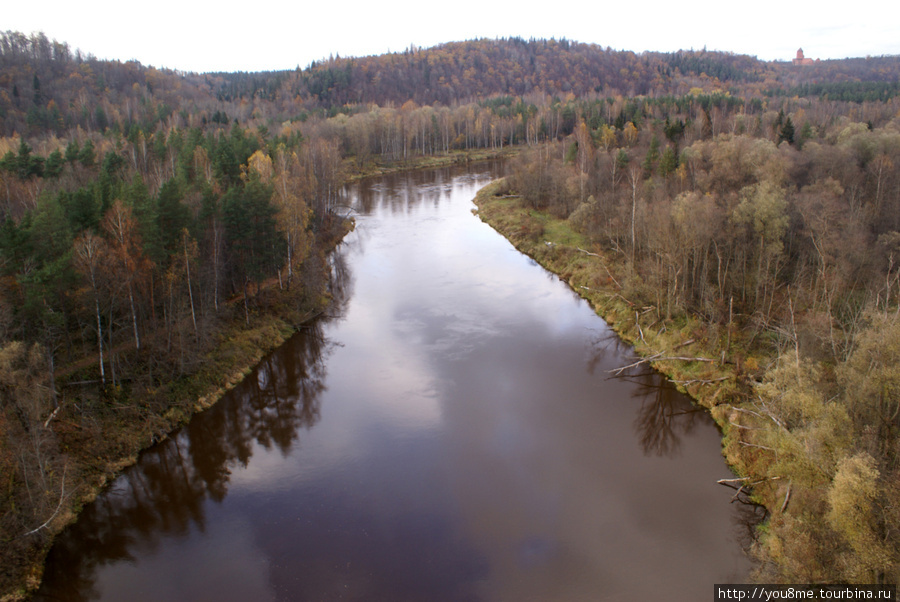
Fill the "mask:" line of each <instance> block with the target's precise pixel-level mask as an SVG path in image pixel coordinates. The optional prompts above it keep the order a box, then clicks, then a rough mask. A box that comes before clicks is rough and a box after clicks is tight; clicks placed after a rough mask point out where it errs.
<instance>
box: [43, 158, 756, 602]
mask: <svg viewBox="0 0 900 602" xmlns="http://www.w3.org/2000/svg"><path fill="white" fill-rule="evenodd" d="M499 169H500V167H499V166H496V165H481V166H478V167H473V168H469V169H461V168H460V169H444V170H436V171H425V172H414V173H408V174H403V175H397V176H390V177H385V178H379V179H373V180H367V181H364V182H362V183H359V184H357V185H355V186H353V187H351V188H349V189H348V191H347V197H348V198H347V202H348V204H351V205H352V206H353V208H354V210H355V215H356V230H355V232H353V233H352V234H351V235H350V236H348V238H347V239H346V241H345V242H344V244H343V245H342V246H341V248H340V249H339V250H338V251H337V252H336V254H335V256H334V265H335V280H334V288H335V297H336V299H337V302H336V303H335V305H334V306H333V307H332V309H331V312H330V315H329V316H327V317H325V318H323V319H320V320H319V321H318V322H316V323H314V324H312V325H310V326H308V327H307V328H306V329H304V330H303V331H302V332H301V333H299V334H297V335H296V336H295V337H294V338H293V339H291V340H290V341H289V342H288V343H287V344H285V345H284V346H283V347H282V348H280V349H279V350H277V351H276V352H275V353H274V354H272V355H271V356H270V357H268V358H267V359H266V360H264V361H263V362H262V363H261V364H260V366H259V367H258V368H257V370H256V371H255V372H254V373H253V374H252V375H251V376H249V377H248V378H247V379H246V380H245V381H244V382H243V383H242V384H241V385H240V386H238V387H237V388H236V389H235V390H233V391H232V392H231V393H230V394H229V395H227V396H226V397H225V398H223V399H222V401H220V402H219V403H218V404H217V405H216V406H214V407H213V408H212V409H211V410H209V411H207V412H205V413H203V414H201V415H198V416H196V417H195V418H194V420H193V421H192V422H191V423H190V425H189V426H187V427H186V428H184V429H182V430H181V431H179V432H177V433H175V434H174V435H173V436H172V437H171V438H170V439H168V440H167V441H165V442H163V443H162V444H160V445H157V446H155V447H153V448H152V449H150V450H148V451H146V452H145V453H143V454H142V455H141V458H140V461H139V462H138V464H137V465H135V466H134V467H132V468H131V469H129V470H127V471H126V472H125V473H124V474H123V475H122V476H120V477H119V478H118V479H116V480H115V481H114V482H113V483H112V485H111V487H109V489H108V490H107V491H106V492H105V493H104V494H103V495H101V496H100V497H99V498H98V499H97V500H96V502H94V503H93V504H91V505H89V506H88V507H87V508H86V509H85V511H84V512H83V514H82V515H81V517H80V519H79V521H78V522H77V523H76V524H75V525H73V526H72V527H71V528H69V529H67V530H66V531H65V533H64V534H63V535H62V536H61V537H60V538H59V539H58V540H57V543H56V545H55V546H54V548H53V550H52V552H51V554H50V557H49V559H48V564H47V571H46V579H45V583H44V586H43V588H42V589H41V591H40V593H39V594H38V596H37V599H39V600H95V599H96V600H128V601H131V602H137V601H144V600H147V601H150V600H152V601H162V600H165V601H169V602H172V601H182V600H183V601H192V602H196V601H203V600H210V601H216V602H223V601H230V600H235V601H237V600H240V601H254V602H258V601H267V600H284V601H293V600H299V601H303V600H323V601H330V600H385V601H395V600H396V601H419V600H422V601H438V600H447V601H464V600H485V601H495V600H496V601H510V602H512V601H515V602H521V601H527V600H534V601H556V600H559V601H569V600H585V601H600V600H616V601H625V602H627V601H644V600H667V601H673V600H674V601H678V600H686V601H687V600H690V601H696V600H711V599H712V597H713V585H714V584H716V583H729V582H730V583H740V582H745V581H746V580H747V574H748V571H749V569H750V563H749V561H748V559H747V558H746V556H745V554H744V553H743V552H742V546H741V542H742V541H744V540H745V539H746V533H747V523H748V520H749V518H750V517H749V516H747V514H746V512H748V511H746V510H745V509H743V508H741V507H740V504H737V503H734V504H731V503H730V500H731V494H732V493H733V492H732V491H730V490H729V489H727V488H725V487H722V486H721V485H718V484H716V480H717V479H720V478H723V477H728V476H730V473H729V471H728V468H727V467H726V465H725V462H724V460H723V458H722V456H721V452H720V449H721V444H720V434H719V432H718V431H717V429H716V427H715V425H714V424H713V423H712V421H711V420H710V419H709V417H708V416H707V414H706V413H704V412H702V411H698V410H697V409H696V407H694V406H692V405H691V402H690V401H689V400H688V399H687V398H685V397H684V396H682V395H680V394H679V393H677V392H676V391H675V390H674V389H673V388H672V387H671V386H669V385H668V384H667V383H666V382H665V381H664V380H663V379H661V378H660V377H659V376H658V375H656V374H655V373H652V372H649V371H640V372H635V371H632V372H631V373H630V375H629V376H627V377H625V378H614V377H613V375H612V374H611V372H610V371H611V370H613V369H615V368H617V367H619V366H623V365H626V364H629V363H631V362H632V361H633V355H632V352H631V350H630V349H629V348H628V347H627V346H625V345H623V344H622V343H621V342H620V341H619V340H618V339H617V338H616V337H615V336H614V335H613V334H612V332H611V331H610V329H609V328H608V326H607V325H606V324H605V323H604V321H603V320H601V319H600V318H599V317H597V316H596V315H595V314H594V313H593V311H592V310H591V309H590V307H589V306H588V305H587V304H586V303H585V302H584V301H583V300H581V299H580V298H579V297H578V296H577V295H575V293H574V292H573V291H572V290H570V289H569V288H568V287H567V286H566V284H564V283H563V282H561V281H560V280H559V279H558V278H556V277H555V276H553V275H552V274H549V273H548V272H546V271H545V270H543V269H542V268H541V267H540V266H538V265H536V264H535V263H534V262H533V261H532V260H530V259H529V258H528V257H526V256H524V255H522V254H520V253H519V252H517V251H516V250H515V249H514V248H513V247H512V246H511V245H510V244H509V243H508V242H507V241H506V239H504V238H503V237H502V236H500V235H499V234H497V233H496V232H495V231H494V230H492V229H491V228H490V227H489V226H487V225H486V224H484V223H482V222H481V221H480V220H479V219H478V218H477V217H476V216H474V215H473V214H472V209H473V208H474V205H473V204H472V199H473V197H474V196H475V193H476V191H477V190H478V189H479V188H480V187H481V186H483V185H485V184H486V183H488V182H489V181H490V180H491V178H492V177H494V176H496V175H497V171H498V170H499Z"/></svg>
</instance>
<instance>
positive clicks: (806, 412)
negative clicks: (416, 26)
mask: <svg viewBox="0 0 900 602" xmlns="http://www.w3.org/2000/svg"><path fill="white" fill-rule="evenodd" d="M898 86H900V59H898V58H897V57H870V58H866V59H847V60H844V61H821V62H818V63H816V64H814V65H809V66H795V65H792V64H791V63H790V62H784V63H780V62H764V61H760V60H758V59H756V58H755V57H749V56H743V55H733V54H729V53H721V52H707V51H705V50H703V51H681V52H678V53H670V54H665V53H642V54H636V53H632V52H626V51H613V50H611V49H609V48H602V47H599V46H596V45H592V44H581V43H577V42H572V41H568V40H523V39H519V38H511V39H503V40H472V41H468V42H455V43H448V44H443V45H440V46H436V47H434V48H429V49H421V48H414V47H411V48H409V49H408V50H405V51H403V52H398V53H390V54H386V55H381V56H372V57H361V58H340V57H330V58H328V59H327V60H322V61H321V62H316V63H313V64H311V65H309V66H307V67H306V68H303V69H301V68H299V67H298V68H297V69H296V70H293V71H280V72H263V73H206V74H196V73H182V72H176V71H169V70H159V69H155V68H153V67H145V66H143V65H141V64H139V63H137V62H133V61H131V62H124V63H123V62H118V61H100V60H97V59H96V58H94V57H93V56H91V55H90V54H84V53H83V52H82V51H81V50H72V49H71V48H69V46H68V45H67V44H66V43H64V42H57V41H51V40H48V39H47V38H46V36H44V35H43V34H32V35H25V34H21V33H17V32H5V33H3V34H0V390H2V398H0V474H2V475H3V484H2V489H0V541H2V546H0V566H2V569H0V596H3V595H8V596H10V599H15V597H19V596H24V595H25V592H26V591H27V590H28V589H30V588H33V587H34V586H35V585H36V583H37V582H38V581H39V576H40V559H41V557H42V554H43V553H44V552H45V550H46V549H47V546H48V545H49V542H50V541H52V537H53V534H54V533H55V532H57V531H58V530H59V529H60V528H61V527H62V526H64V525H65V524H66V522H67V521H68V520H69V519H70V518H71V517H72V514H73V512H76V511H77V509H78V508H79V507H80V505H81V504H82V503H83V501H84V500H85V499H87V498H89V497H90V495H91V492H93V491H96V488H97V487H98V486H100V484H102V482H104V481H105V479H107V478H109V476H110V475H112V474H113V473H114V472H115V471H116V470H117V469H118V468H119V467H121V466H122V465H123V464H124V463H126V462H127V461H128V459H129V458H131V457H133V456H134V454H135V453H136V452H137V451H138V450H139V449H140V448H142V447H145V446H147V445H149V444H150V443H151V442H152V441H156V440H158V439H160V438H162V437H164V436H165V434H166V433H167V432H168V431H170V430H171V429H172V428H173V427H174V426H177V425H178V424H181V423H183V421H184V420H186V419H187V418H188V417H189V415H190V414H191V412H193V411H194V409H195V405H196V403H197V399H198V398H201V397H205V396H207V395H208V394H209V393H210V391H214V390H216V389H219V388H222V387H225V386H229V385H230V384H233V383H230V382H226V381H227V380H228V378H230V377H231V374H232V373H233V372H234V371H235V370H238V371H239V370H241V369H244V368H246V367H247V363H248V362H249V363H251V364H252V359H253V358H254V357H257V358H258V354H259V353H260V349H261V348H262V347H264V341H267V340H270V339H272V338H273V337H275V338H277V337H278V336H282V337H283V336H285V335H286V333H287V332H289V331H290V330H291V328H294V327H296V326H297V325H299V324H301V323H303V322H304V321H305V320H307V319H309V318H310V317H312V316H313V315H315V314H316V313H317V312H319V311H322V308H323V307H324V304H326V303H327V298H328V273H329V269H330V268H329V262H328V255H327V252H328V249H330V248H332V247H333V245H334V244H336V241H338V240H340V237H341V236H342V235H343V233H344V232H346V229H347V228H349V227H352V224H351V223H349V222H348V220H347V217H346V216H347V212H346V209H345V208H344V207H342V205H341V203H342V199H341V187H342V185H343V184H344V183H345V182H346V181H347V180H348V178H351V177H356V176H358V175H361V174H365V173H374V172H377V171H378V170H382V169H389V168H396V167H406V168H410V167H414V166H416V165H419V164H421V163H422V161H423V160H426V159H428V160H431V159H436V158H443V159H445V160H450V161H453V160H462V158H464V157H465V156H466V153H471V152H474V151H489V152H493V153H499V152H501V151H509V150H511V149H512V150H513V151H515V153H516V158H515V159H512V160H511V161H510V163H511V174H510V176H509V178H508V179H507V180H506V182H505V184H504V187H505V188H504V190H503V194H504V195H505V196H509V197H515V198H517V199H520V201H521V203H522V206H523V207H524V208H525V209H526V210H527V211H528V212H530V213H529V215H532V216H549V217H551V218H553V219H556V220H559V221H561V222H564V223H565V224H566V225H567V227H569V228H570V229H571V230H572V232H575V233H577V235H578V236H579V237H580V239H579V240H581V241H582V242H581V244H583V245H584V246H583V248H582V250H585V251H587V252H589V253H592V254H595V255H598V256H602V257H604V258H606V262H607V263H606V267H605V268H604V269H603V270H602V271H598V272H597V273H596V274H595V275H594V276H595V280H596V286H598V287H601V286H602V287H605V288H606V289H607V290H609V291H611V293H610V294H614V295H616V296H619V297H621V298H624V299H627V300H628V301H629V303H631V304H632V305H633V306H635V307H639V308H644V309H642V310H641V311H643V312H644V314H643V315H645V316H652V318H653V319H652V320H650V319H648V318H646V317H645V318H644V319H645V323H644V328H647V329H649V328H653V329H654V330H657V331H660V332H662V331H665V330H671V331H675V330H677V328H681V327H683V326H684V325H685V324H689V325H690V328H691V329H692V335H691V338H692V339H696V340H698V341H701V344H702V345H703V346H704V348H705V349H706V350H707V351H708V352H709V353H710V354H711V355H714V356H715V357H717V358H719V363H720V364H721V368H722V369H723V370H727V371H729V372H730V374H731V375H732V376H731V378H732V380H733V382H734V383H735V384H734V387H733V388H732V389H729V394H728V395H719V396H718V397H716V398H715V399H714V400H713V402H712V403H711V404H710V405H713V406H715V407H713V412H714V416H716V417H717V419H718V420H719V422H720V424H723V425H724V426H723V429H724V431H725V435H726V446H727V450H728V453H729V459H730V461H731V462H732V463H733V466H734V469H735V471H736V473H737V474H738V479H736V482H740V483H741V485H740V488H739V491H738V493H739V494H743V495H744V497H745V498H746V499H747V500H748V501H750V502H752V503H757V504H762V505H764V506H765V507H766V508H767V510H768V512H769V518H768V520H767V521H766V522H765V523H764V524H763V525H762V526H761V527H760V528H759V529H758V539H757V542H756V544H755V547H754V554H755V556H756V558H757V560H758V563H757V565H758V568H757V578H759V579H761V580H764V581H781V582H813V581H819V582H825V581H830V582H835V581H838V582H860V583H876V582H887V583H897V581H898V579H900V553H898V550H900V541H898V540H900V465H898V462H900V439H898V435H900V432H898V429H900V372H898V366H900V361H898V360H900V346H898V345H900V343H898V341H900V118H898V112H900V99H898V96H897V94H898V90H900V87H898ZM541 223H542V222H540V220H538V219H537V218H533V219H531V221H527V222H526V223H525V224H524V225H523V226H522V228H521V232H520V234H521V235H522V236H525V237H529V238H533V239H535V240H537V239H538V238H540V237H541V236H543V235H544V234H545V232H544V230H543V227H542V226H541ZM636 322H638V321H637V320H636ZM651 322H652V325H651ZM638 324H639V323H638ZM638 327H639V328H640V326H638ZM254 354H257V355H254ZM223 375H224V376H223ZM741 479H743V480H741Z"/></svg>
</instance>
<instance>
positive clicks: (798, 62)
mask: <svg viewBox="0 0 900 602" xmlns="http://www.w3.org/2000/svg"><path fill="white" fill-rule="evenodd" d="M791 62H792V63H794V64H795V65H812V64H814V63H815V62H816V61H814V60H812V59H808V58H806V57H804V56H803V49H802V48H801V49H799V50H798V51H797V58H795V59H794V60H793V61H791Z"/></svg>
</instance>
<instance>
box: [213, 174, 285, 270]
mask: <svg viewBox="0 0 900 602" xmlns="http://www.w3.org/2000/svg"><path fill="white" fill-rule="evenodd" d="M222 213H223V219H224V222H225V235H226V244H227V248H228V251H229V256H230V258H231V263H232V266H233V268H234V270H235V273H236V276H237V280H238V281H240V282H244V281H253V282H259V281H260V280H261V279H262V278H264V277H265V276H266V275H267V274H271V273H274V271H275V269H276V268H277V267H278V266H280V265H281V263H282V261H283V260H284V253H285V243H284V234H283V233H281V232H280V231H279V230H278V228H277V221H276V215H277V213H278V209H277V208H276V207H275V205H274V204H273V203H272V188H271V187H270V186H267V185H265V184H263V183H262V182H260V181H259V180H258V179H251V180H250V181H249V182H247V184H246V186H244V187H234V188H231V189H230V190H229V191H228V192H227V193H226V194H225V196H224V198H223V199H222Z"/></svg>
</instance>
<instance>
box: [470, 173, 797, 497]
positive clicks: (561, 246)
mask: <svg viewBox="0 0 900 602" xmlns="http://www.w3.org/2000/svg"><path fill="white" fill-rule="evenodd" d="M474 203H475V205H476V207H477V210H474V212H475V213H476V214H477V215H478V216H479V217H480V218H481V219H482V220H483V221H484V222H486V223H487V224H489V225H490V226H491V227H493V228H494V229H495V230H497V231H498V232H499V233H500V234H502V235H503V236H505V237H506V238H507V239H508V240H509V241H510V242H511V243H512V244H513V246H515V248H516V249H517V250H519V251H520V252H522V253H524V254H526V255H528V256H529V257H531V258H532V259H534V260H535V261H536V262H538V263H539V264H540V265H541V266H543V267H544V268H545V269H546V270H548V271H550V272H553V273H554V274H556V275H557V276H559V277H560V279H562V280H564V281H565V282H566V283H568V285H569V286H570V287H571V288H572V289H573V290H574V291H575V292H577V293H578V294H579V295H580V296H581V297H582V298H584V299H585V300H586V301H587V302H588V303H590V305H591V307H592V308H593V309H594V311H595V312H596V313H597V314H598V315H599V316H600V317H602V318H603V319H604V320H605V321H606V322H607V324H609V326H610V327H611V328H612V329H613V330H614V331H615V332H616V334H617V335H618V336H619V337H620V338H621V339H622V340H624V341H625V342H627V343H628V344H630V345H632V346H633V348H634V351H635V354H636V355H637V356H638V358H639V359H637V360H636V361H635V362H634V363H633V364H632V365H631V366H627V367H626V368H623V369H622V372H625V371H626V370H627V368H630V367H636V366H638V365H640V364H643V363H648V364H650V365H651V366H653V367H654V368H655V369H656V370H657V371H659V372H661V373H662V374H664V375H665V376H667V377H668V378H669V379H670V380H671V381H672V382H673V383H675V385H676V386H677V387H678V388H679V389H680V390H681V391H683V392H684V393H686V394H687V395H689V396H690V397H691V398H692V399H693V400H695V401H696V403H698V404H699V405H701V406H702V407H704V408H705V409H706V410H708V411H709V412H710V414H711V416H712V417H713V419H714V420H715V421H716V423H717V424H718V425H719V427H720V430H721V432H722V433H723V454H724V455H725V458H726V461H727V463H728V465H729V466H730V467H731V468H732V470H733V471H734V472H735V473H736V474H737V475H738V478H736V479H734V482H735V483H738V485H744V486H742V487H741V486H735V487H734V488H735V489H736V490H738V493H737V494H736V495H735V498H738V497H739V496H742V499H743V501H747V502H751V501H752V502H753V503H759V504H762V505H763V506H764V507H766V508H767V509H768V510H769V511H770V512H771V510H772V507H773V506H775V501H776V500H778V499H779V498H781V499H783V498H784V497H785V495H786V493H787V491H789V490H786V486H785V485H783V484H774V483H771V482H769V481H767V480H766V479H765V477H764V476H762V475H764V474H765V472H764V467H765V463H766V462H767V460H766V459H765V458H763V457H761V456H760V455H759V454H756V455H752V454H749V453H747V452H746V450H747V449H748V448H747V447H746V446H745V445H744V444H743V442H742V439H741V434H740V432H739V430H738V429H735V428H733V425H732V423H733V420H732V414H733V412H734V411H736V410H735V409H734V408H736V407H738V406H740V404H741V403H742V402H743V401H745V400H746V399H748V398H749V396H750V394H751V378H750V376H751V375H750V374H748V371H749V370H750V369H753V368H755V367H756V366H759V365H762V364H763V363H764V362H767V361H769V360H770V358H766V357H764V356H762V355H761V354H762V353H763V352H762V351H760V350H759V349H756V350H755V351H754V352H750V351H748V350H747V347H746V346H744V344H745V343H746V341H745V340H744V338H745V337H744V335H743V334H742V333H740V332H730V331H729V330H727V329H719V330H715V329H711V328H710V326H709V325H708V324H703V323H701V322H700V321H699V320H696V319H692V318H690V317H684V316H679V317H667V316H666V315H665V312H664V310H663V309H662V308H661V305H662V303H658V304H656V305H644V304H637V303H635V302H633V301H632V300H630V299H629V298H628V291H629V288H630V287H633V286H634V279H633V277H632V276H631V275H630V274H629V273H628V268H627V262H626V261H625V260H624V258H622V257H616V256H615V255H610V254H604V253H602V252H600V251H599V250H594V249H591V248H590V247H589V245H588V243H587V241H586V240H585V239H584V237H583V236H581V235H580V234H578V233H577V232H575V231H574V230H573V229H572V228H571V227H570V226H569V224H568V222H567V221H566V220H561V219H558V218H555V217H552V216H550V215H548V214H546V213H541V212H538V211H535V210H532V209H530V208H528V207H526V206H525V204H524V203H523V202H522V200H521V198H520V197H519V196H517V195H515V194H509V193H508V191H507V189H506V185H505V182H504V181H503V180H499V181H495V182H493V183H491V184H490V185H488V186H486V187H484V188H482V189H481V190H480V191H479V192H478V194H477V196H476V198H475V199H474ZM751 483H752V484H755V485H757V487H756V488H755V489H751V488H750V487H749V486H748V485H749V484H751ZM730 485H731V484H729V486H730ZM787 495H789V494H787ZM782 510H783V509H782Z"/></svg>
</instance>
